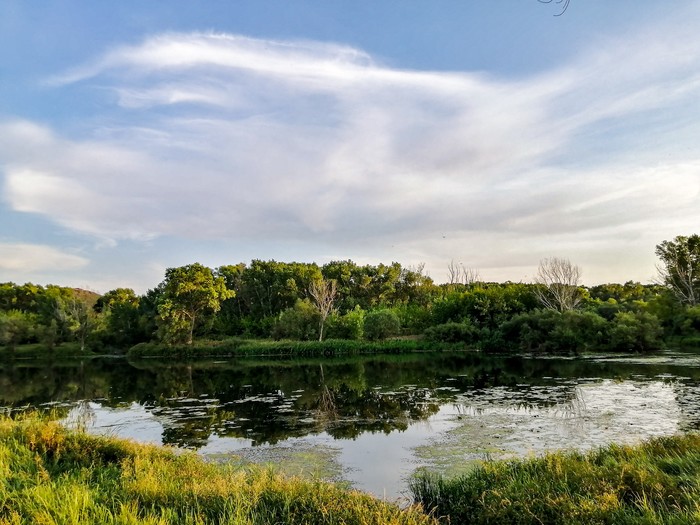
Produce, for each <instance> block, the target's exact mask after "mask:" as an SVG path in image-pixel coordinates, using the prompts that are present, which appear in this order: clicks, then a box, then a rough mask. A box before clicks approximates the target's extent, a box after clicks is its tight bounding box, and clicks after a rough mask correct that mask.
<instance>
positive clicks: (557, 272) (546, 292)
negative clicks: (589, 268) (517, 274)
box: [535, 257, 583, 312]
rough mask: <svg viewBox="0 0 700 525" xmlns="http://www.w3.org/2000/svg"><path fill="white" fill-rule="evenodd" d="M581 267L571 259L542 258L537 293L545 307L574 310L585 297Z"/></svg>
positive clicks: (559, 310) (538, 273)
mask: <svg viewBox="0 0 700 525" xmlns="http://www.w3.org/2000/svg"><path fill="white" fill-rule="evenodd" d="M580 282H581V268H579V267H578V266H576V265H575V264H572V263H571V261H569V259H561V258H559V257H552V258H551V259H542V260H541V261H540V266H539V268H538V270H537V277H535V283H537V284H539V285H540V286H538V287H536V288H535V294H536V295H537V298H538V299H539V300H540V302H541V303H542V305H543V306H544V307H545V308H549V309H550V310H557V311H558V312H565V311H567V310H573V309H574V308H576V306H578V304H579V303H580V302H581V299H582V298H583V297H582V295H581V291H580V290H579V285H580Z"/></svg>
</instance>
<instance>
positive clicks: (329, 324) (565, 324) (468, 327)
mask: <svg viewBox="0 0 700 525" xmlns="http://www.w3.org/2000/svg"><path fill="white" fill-rule="evenodd" d="M656 254H657V255H658V257H659V260H660V262H659V280H658V282H657V283H655V284H640V283H636V282H626V283H624V284H603V285H598V286H591V287H586V286H583V285H582V284H581V283H580V278H581V270H580V268H579V267H577V266H576V265H574V264H572V263H571V262H570V261H568V260H567V259H562V258H556V257H554V258H550V259H544V260H542V261H541V262H540V266H539V268H538V271H537V276H536V278H535V280H534V282H532V283H514V282H505V283H494V282H484V281H482V280H481V279H480V278H479V275H478V272H477V271H475V270H472V269H468V268H465V267H464V266H461V265H456V264H455V263H453V262H452V263H450V265H449V266H448V274H449V282H447V283H442V284H436V283H435V282H434V281H433V280H432V279H431V278H430V277H429V276H427V275H426V274H425V273H424V271H423V267H422V266H419V267H403V266H402V265H401V264H399V263H396V262H394V263H392V264H390V265H385V264H378V265H358V264H356V263H354V262H353V261H351V260H344V261H333V262H329V263H327V264H325V265H322V266H319V265H317V264H315V263H298V262H291V263H288V262H278V261H274V260H271V261H263V260H253V261H251V263H250V264H243V263H240V264H237V265H226V266H221V267H218V268H214V269H212V268H208V267H206V266H204V265H201V264H199V263H193V264H190V265H186V266H182V267H177V268H169V269H168V270H167V271H166V273H165V276H164V279H163V281H162V282H161V283H160V284H159V285H158V286H156V287H155V288H153V289H151V290H149V291H148V292H146V293H145V294H143V295H137V294H136V293H135V292H134V291H133V290H131V289H129V288H117V289H114V290H111V291H109V292H107V293H105V294H104V295H101V296H100V295H98V294H94V293H91V292H86V291H84V290H78V289H72V288H65V287H59V286H53V285H48V286H41V285H35V284H31V283H26V284H23V285H17V284H14V283H2V284H0V345H3V346H5V347H6V348H8V349H9V350H10V351H12V350H14V349H15V348H16V347H17V346H19V345H26V344H35V345H42V346H43V347H45V348H46V349H47V350H48V351H51V350H52V349H54V348H55V347H56V346H58V345H61V344H63V343H67V342H71V343H73V344H76V345H79V347H80V348H81V349H85V348H86V347H87V348H90V349H93V350H97V351H103V352H122V351H124V349H126V348H129V347H131V346H133V345H135V344H138V343H142V342H152V341H157V342H160V343H163V344H167V345H174V344H191V343H192V342H193V341H194V340H195V339H197V338H208V339H222V338H227V337H244V338H274V339H294V340H322V339H326V338H328V339H355V340H361V339H366V340H370V341H371V340H381V339H385V338H390V337H396V336H423V337H425V338H426V339H427V340H430V341H438V342H447V343H464V344H466V345H471V346H475V347H479V348H482V349H484V350H494V351H496V350H502V349H518V350H533V351H541V350H545V351H583V350H594V349H606V350H633V351H646V350H653V349H657V348H660V347H661V346H662V345H663V341H664V340H665V339H668V338H669V337H685V338H696V339H697V338H699V337H700V305H698V301H700V237H699V236H698V235H691V236H689V237H684V236H679V237H676V238H675V239H673V240H671V241H664V242H663V243H661V244H659V245H658V246H657V247H656Z"/></svg>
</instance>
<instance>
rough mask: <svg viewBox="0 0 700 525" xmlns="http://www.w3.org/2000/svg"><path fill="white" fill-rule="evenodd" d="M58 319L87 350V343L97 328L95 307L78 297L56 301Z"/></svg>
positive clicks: (82, 347)
mask: <svg viewBox="0 0 700 525" xmlns="http://www.w3.org/2000/svg"><path fill="white" fill-rule="evenodd" d="M55 315H56V319H57V320H58V321H59V323H60V324H61V325H62V326H64V327H66V328H67V329H68V331H69V332H70V333H71V334H72V335H73V337H75V339H76V340H77V341H78V343H80V350H81V351H84V350H85V343H86V342H87V339H88V337H89V336H90V334H91V333H92V331H93V330H94V328H95V324H96V322H97V314H96V312H95V310H94V309H93V308H91V307H90V305H88V304H87V303H86V302H85V301H83V300H82V299H80V298H78V297H71V298H69V299H67V300H65V301H57V302H56V314H55Z"/></svg>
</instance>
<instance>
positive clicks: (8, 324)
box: [0, 310, 36, 352]
mask: <svg viewBox="0 0 700 525" xmlns="http://www.w3.org/2000/svg"><path fill="white" fill-rule="evenodd" d="M35 325H36V319H35V316H34V315H33V314H27V313H25V312H20V311H19V310H10V311H7V312H0V344H1V345H3V346H7V347H8V348H9V349H10V351H11V352H14V350H15V347H16V346H17V345H18V344H21V343H24V342H26V341H27V340H28V339H29V337H31V336H32V334H33V330H34V328H35Z"/></svg>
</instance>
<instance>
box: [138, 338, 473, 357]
mask: <svg viewBox="0 0 700 525" xmlns="http://www.w3.org/2000/svg"><path fill="white" fill-rule="evenodd" d="M464 349H467V347H466V345H465V344H464V343H436V342H430V341H425V340H423V339H418V338H413V339H390V340H385V341H355V340H350V339H327V340H324V341H292V340H282V341H273V340H270V339H238V338H230V339H223V340H200V341H195V342H194V343H193V344H191V345H165V344H161V343H140V344H138V345H136V346H134V347H132V348H130V349H129V351H128V352H127V356H128V357H129V358H132V359H139V358H169V359H173V358H174V359H201V358H231V357H244V356H246V357H247V356H255V357H264V356H271V357H285V356H294V357H321V356H326V357H330V356H335V355H358V354H401V353H414V352H435V351H442V350H464Z"/></svg>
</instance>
